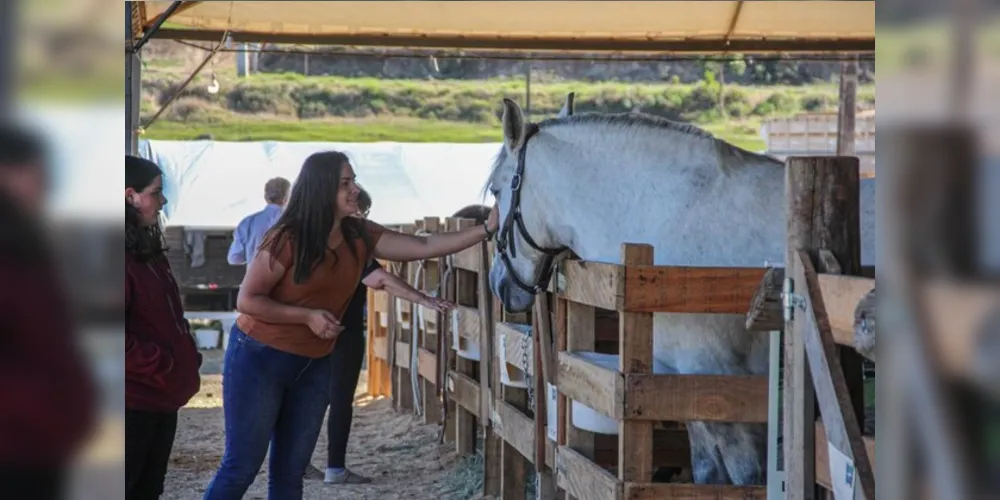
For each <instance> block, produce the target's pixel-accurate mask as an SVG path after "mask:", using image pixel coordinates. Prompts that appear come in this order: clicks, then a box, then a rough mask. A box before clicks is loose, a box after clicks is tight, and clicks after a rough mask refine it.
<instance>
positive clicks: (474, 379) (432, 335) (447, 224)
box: [368, 217, 493, 454]
mask: <svg viewBox="0 0 1000 500" xmlns="http://www.w3.org/2000/svg"><path fill="white" fill-rule="evenodd" d="M475 223H476V221H474V220H471V219H463V218H447V219H444V220H441V219H438V218H436V217H428V218H424V219H421V220H417V221H415V222H414V223H413V224H404V225H401V226H389V227H392V228H393V229H396V230H400V231H402V232H406V233H410V234H430V233H436V232H444V231H458V230H461V229H465V228H467V227H470V226H472V225H474V224H475ZM482 251H483V250H482V249H481V248H480V247H478V246H477V247H473V248H470V249H468V250H465V251H463V252H460V253H458V254H454V255H449V256H447V257H445V258H442V259H434V260H426V261H419V262H409V263H397V262H390V261H380V262H381V263H382V265H383V267H385V269H386V270H388V271H390V272H392V273H393V274H395V275H397V276H399V277H401V278H403V279H404V280H406V281H407V283H409V284H410V285H411V286H413V287H414V288H416V289H418V290H421V291H424V292H426V293H430V294H433V295H438V296H443V297H445V298H446V299H448V300H450V301H452V302H454V303H455V304H457V306H458V307H456V308H455V310H453V311H451V312H450V313H448V314H447V315H443V314H441V313H438V312H437V311H435V310H432V309H429V308H426V307H424V306H420V305H415V304H412V303H411V302H409V301H407V300H404V299H401V298H395V297H391V296H390V295H389V294H388V292H386V291H384V290H369V291H368V306H369V309H368V359H369V364H368V367H369V368H368V370H369V377H368V392H369V394H371V395H372V396H387V397H390V398H391V399H392V401H393V406H394V407H396V408H397V409H401V410H411V409H413V410H414V411H415V412H416V413H417V414H418V415H422V416H423V417H424V421H425V423H428V424H441V425H443V426H444V432H443V435H442V438H443V439H446V440H448V441H450V442H451V441H453V442H455V445H456V448H457V450H458V452H459V453H461V454H472V453H474V452H475V449H476V440H477V425H476V419H477V418H479V415H480V400H479V394H480V386H479V381H478V380H479V379H480V375H479V373H480V367H479V364H480V363H479V362H480V351H479V343H480V336H481V332H482V330H483V321H482V320H481V314H482V312H483V311H484V309H485V308H487V307H488V308H492V307H493V302H492V300H491V298H490V299H487V300H485V301H482V304H480V300H479V291H478V288H479V285H480V283H479V280H480V273H479V270H480V269H481V265H480V258H481V255H480V254H481V252H482ZM483 279H485V275H483ZM487 297H490V296H489V295H487ZM439 353H445V355H444V357H443V358H442V357H439ZM412 366H416V370H415V371H414V370H412V368H411V367H412ZM413 373H415V376H414V375H413ZM415 377H416V378H415ZM439 380H446V381H447V384H439V383H438V381H439ZM442 391H443V393H442ZM445 395H446V396H447V397H444V396H445ZM415 396H416V398H415ZM417 408H419V409H417Z"/></svg>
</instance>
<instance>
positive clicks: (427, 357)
mask: <svg viewBox="0 0 1000 500" xmlns="http://www.w3.org/2000/svg"><path fill="white" fill-rule="evenodd" d="M417 373H419V374H420V376H421V377H423V378H424V379H425V380H427V381H428V382H430V383H431V384H434V385H437V355H435V354H434V353H433V352H430V351H428V350H427V349H424V348H420V350H419V351H417ZM424 396H425V397H428V398H429V397H430V395H429V394H425V395H424Z"/></svg>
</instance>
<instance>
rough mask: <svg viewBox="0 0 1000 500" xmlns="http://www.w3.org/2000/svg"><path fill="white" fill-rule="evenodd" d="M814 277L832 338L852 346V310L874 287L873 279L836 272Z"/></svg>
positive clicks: (841, 343)
mask: <svg viewBox="0 0 1000 500" xmlns="http://www.w3.org/2000/svg"><path fill="white" fill-rule="evenodd" d="M816 278H817V280H818V282H819V290H820V293H821V294H822V295H823V303H824V304H826V312H827V315H828V318H829V320H830V327H831V328H833V338H834V340H835V341H836V342H837V343H838V344H840V345H844V346H853V345H854V311H855V310H856V309H857V307H858V303H859V302H861V299H863V298H864V297H865V295H866V294H867V293H868V292H870V291H872V289H874V288H875V280H874V279H870V278H861V277H857V276H844V275H837V274H818V275H817V276H816Z"/></svg>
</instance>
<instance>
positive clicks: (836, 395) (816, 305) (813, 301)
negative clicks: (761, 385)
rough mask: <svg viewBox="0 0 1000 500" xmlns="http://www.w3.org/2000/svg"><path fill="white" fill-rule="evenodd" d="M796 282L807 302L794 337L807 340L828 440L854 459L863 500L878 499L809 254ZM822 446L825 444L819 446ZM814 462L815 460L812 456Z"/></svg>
mask: <svg viewBox="0 0 1000 500" xmlns="http://www.w3.org/2000/svg"><path fill="white" fill-rule="evenodd" d="M795 258H796V261H795V266H794V269H795V274H794V275H793V277H794V279H795V282H796V283H798V286H799V287H801V288H800V290H801V291H800V292H799V293H801V294H802V295H801V297H802V298H803V299H804V300H805V304H804V308H803V309H802V310H799V311H797V312H796V315H797V316H799V317H798V318H796V319H795V321H794V324H795V330H794V332H795V334H796V335H799V334H801V335H802V336H803V340H804V341H805V347H806V354H807V355H808V357H809V368H810V370H811V372H812V379H813V383H814V384H815V388H816V396H817V400H818V401H819V407H820V413H821V414H822V415H823V423H824V425H825V429H826V441H828V442H829V443H830V444H831V445H833V446H834V447H835V448H836V449H837V450H839V451H840V452H841V453H843V454H844V455H846V456H847V457H848V458H849V459H851V460H853V462H854V467H855V469H856V470H857V475H858V479H857V482H858V485H859V487H860V491H861V492H862V493H863V496H862V497H861V498H862V500H874V499H875V474H874V470H873V469H872V467H871V462H870V460H869V458H868V453H867V451H866V450H865V448H864V441H863V440H862V435H861V426H860V423H859V422H858V420H857V418H856V417H855V409H854V405H853V403H852V401H851V394H850V391H849V388H848V382H847V379H846V377H845V375H844V371H843V368H842V367H841V364H840V358H839V350H838V349H837V344H836V343H835V342H834V340H833V332H832V331H831V328H830V323H829V321H827V319H826V318H827V313H826V307H825V305H824V303H823V296H822V294H821V292H820V289H819V282H818V280H817V276H816V270H815V268H813V264H812V258H811V257H810V256H809V254H808V253H806V252H804V251H800V252H798V253H796V256H795ZM819 446H820V447H821V446H823V445H822V444H821V445H819ZM809 458H810V459H812V457H809Z"/></svg>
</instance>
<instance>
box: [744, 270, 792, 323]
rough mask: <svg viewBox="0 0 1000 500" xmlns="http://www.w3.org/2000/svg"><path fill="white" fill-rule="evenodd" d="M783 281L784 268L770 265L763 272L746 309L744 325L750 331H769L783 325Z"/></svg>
mask: <svg viewBox="0 0 1000 500" xmlns="http://www.w3.org/2000/svg"><path fill="white" fill-rule="evenodd" d="M784 281H785V269H784V268H781V267H772V268H770V269H768V270H767V271H766V272H765V273H764V277H763V278H761V280H760V285H758V287H757V291H756V292H754V295H753V299H751V300H750V309H749V310H748V311H747V322H746V327H747V330H748V331H751V332H771V331H775V330H781V329H782V328H783V327H784V326H785V319H784V315H783V313H782V311H781V284H782V283H783V282H784Z"/></svg>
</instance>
